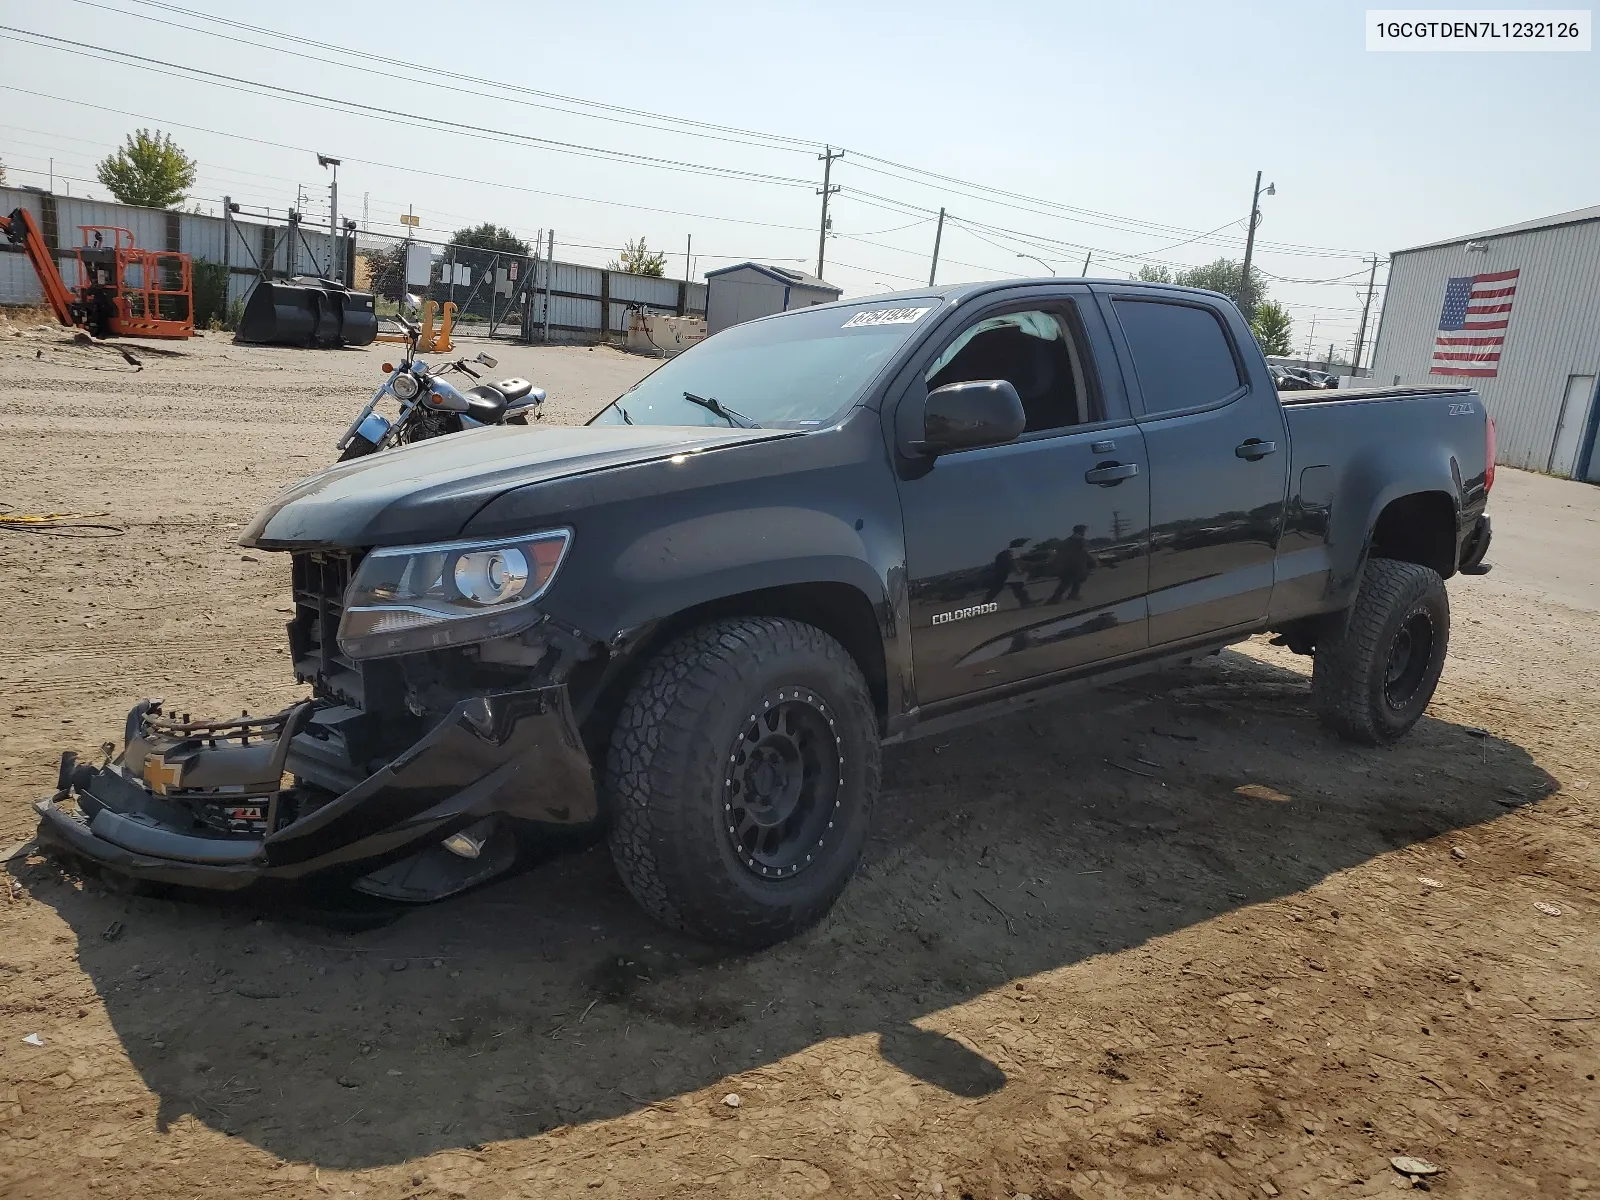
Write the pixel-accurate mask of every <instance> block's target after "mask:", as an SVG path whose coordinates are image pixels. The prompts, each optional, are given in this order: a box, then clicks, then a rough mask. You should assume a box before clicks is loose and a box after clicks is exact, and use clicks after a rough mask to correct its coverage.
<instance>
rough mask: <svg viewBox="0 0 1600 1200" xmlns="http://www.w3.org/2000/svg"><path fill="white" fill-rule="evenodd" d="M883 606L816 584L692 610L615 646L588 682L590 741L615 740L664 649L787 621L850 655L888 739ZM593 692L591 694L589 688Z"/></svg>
mask: <svg viewBox="0 0 1600 1200" xmlns="http://www.w3.org/2000/svg"><path fill="white" fill-rule="evenodd" d="M880 610H881V605H877V604H874V603H873V601H872V599H871V597H869V596H868V595H867V594H866V593H865V592H863V591H862V590H861V589H860V588H859V587H856V586H855V585H854V584H850V583H845V582H842V581H839V580H813V581H806V582H794V583H785V584H779V585H777V586H774V587H764V588H753V589H750V590H746V591H742V592H733V593H729V594H727V595H722V596H716V597H714V598H711V599H707V600H702V601H700V602H698V603H695V604H691V605H688V606H686V607H684V608H681V609H679V610H677V611H676V612H672V613H670V614H667V615H665V616H662V617H660V618H657V619H655V620H653V621H650V622H648V623H647V624H645V625H642V626H639V627H637V628H635V629H632V630H629V631H627V632H626V633H625V634H623V635H619V636H618V637H617V638H614V639H612V643H611V647H610V652H609V653H608V655H607V656H606V658H605V660H604V661H603V662H599V663H596V664H595V665H594V667H593V668H592V669H591V671H590V672H589V674H590V678H589V679H588V680H584V681H579V680H575V681H574V682H575V683H577V684H579V687H580V690H583V691H587V692H589V693H590V694H589V696H587V697H586V698H585V700H584V702H583V703H582V705H581V710H582V712H581V722H580V724H581V727H582V730H583V735H584V741H585V742H586V743H587V744H588V745H589V746H590V747H591V749H593V748H595V747H598V746H602V745H604V744H605V741H606V739H607V738H609V736H610V732H611V727H612V725H613V724H614V723H615V720H616V714H617V712H618V710H619V709H620V708H621V705H622V702H623V699H624V698H625V697H626V695H627V692H628V689H629V687H631V686H632V684H633V681H634V679H635V677H636V676H637V675H638V673H639V671H640V670H641V669H642V668H643V666H644V664H645V663H647V662H648V661H649V660H650V658H651V656H652V655H654V654H655V653H656V652H657V651H658V650H660V649H661V648H662V647H663V646H665V645H667V644H668V643H669V642H671V641H672V640H673V639H674V638H677V637H679V636H680V635H682V634H684V633H686V632H688V631H689V630H691V629H694V628H696V627H697V626H700V625H704V624H706V623H707V622H709V621H715V620H717V619H719V618H722V617H733V616H744V617H783V618H786V619H788V620H793V621H801V622H803V623H805V624H807V625H812V626H815V627H816V628H818V629H820V630H822V632H824V633H826V634H827V635H828V636H829V637H831V638H833V639H834V640H835V641H837V642H838V643H839V644H840V645H841V646H843V647H844V649H845V651H846V653H848V654H849V655H850V657H851V658H852V659H853V660H854V661H855V664H856V666H857V667H858V668H859V669H860V671H861V674H862V676H863V677H864V678H865V679H866V682H867V688H868V690H869V691H870V693H871V695H872V701H873V707H874V709H875V711H876V714H877V718H878V732H879V735H880V736H882V733H883V730H884V728H885V727H886V722H887V720H888V716H889V711H890V695H889V667H888V660H887V656H886V653H885V630H884V625H883V622H882V620H881V618H880V615H879V614H880ZM585 685H586V686H585Z"/></svg>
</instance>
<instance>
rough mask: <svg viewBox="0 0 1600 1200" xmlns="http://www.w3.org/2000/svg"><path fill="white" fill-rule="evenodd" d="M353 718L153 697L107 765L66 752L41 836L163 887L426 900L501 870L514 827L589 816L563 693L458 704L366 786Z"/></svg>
mask: <svg viewBox="0 0 1600 1200" xmlns="http://www.w3.org/2000/svg"><path fill="white" fill-rule="evenodd" d="M359 720H361V714H358V713H355V712H354V711H353V710H351V709H349V708H347V707H346V706H343V705H337V704H329V703H325V702H311V701H307V702H305V703H303V704H299V705H295V706H293V707H291V708H287V709H284V710H283V711H282V712H280V713H276V714H274V715H273V716H271V717H264V718H249V717H241V718H239V719H236V720H231V721H191V720H190V719H189V716H188V714H183V715H182V717H181V719H180V718H179V717H178V715H177V714H174V713H171V712H170V711H167V712H164V711H163V709H162V705H161V703H160V702H159V701H145V702H143V703H141V704H139V705H136V706H135V707H134V709H133V710H132V711H131V712H130V713H129V714H128V723H127V729H126V736H125V745H124V748H123V751H122V753H121V754H120V755H118V756H117V757H116V758H115V759H114V760H112V761H110V762H108V763H107V764H106V765H105V766H103V767H98V768H97V767H92V766H86V765H79V764H78V763H77V762H76V761H75V759H74V757H73V756H72V755H70V754H68V755H64V756H63V758H62V766H61V776H60V778H59V779H58V781H57V790H56V792H55V794H54V795H53V796H51V797H49V798H48V799H45V800H41V801H39V803H38V804H37V805H36V808H37V810H38V812H39V819H40V820H39V836H40V839H41V841H43V842H45V843H47V844H49V845H52V846H54V847H57V848H59V849H61V850H64V851H67V852H69V853H71V854H74V855H77V856H80V857H82V858H85V859H88V860H90V861H92V862H94V863H98V864H99V865H100V866H101V867H103V868H105V869H107V870H110V871H112V872H115V873H117V874H120V875H125V876H128V877H131V878H136V879H143V880H149V881H152V882H157V883H168V884H178V885H182V886H185V887H196V888H209V889H213V890H218V891H239V890H242V889H246V888H252V887H255V886H257V885H260V884H266V883H269V882H274V881H275V882H280V883H285V884H297V883H303V884H311V883H317V884H321V883H330V884H336V885H345V886H353V887H355V888H356V889H358V890H360V891H363V892H367V893H369V894H372V895H377V896H383V897H387V898H390V899H397V900H411V901H426V900H436V899H440V898H442V897H444V896H448V895H450V894H452V893H454V892H458V891H460V890H462V889H463V888H466V887H471V886H472V885H474V884H477V883H480V882H482V881H484V880H485V879H489V878H492V877H493V876H494V875H497V874H500V873H501V872H502V871H504V870H506V869H507V868H509V867H510V866H511V864H512V862H513V861H514V860H515V857H516V845H517V834H518V832H519V828H521V827H536V826H540V825H545V826H551V825H560V826H565V825H582V824H586V823H588V822H591V821H593V820H594V819H595V817H596V815H597V808H596V803H595V792H594V783H593V778H592V774H591V771H590V768H589V761H588V758H587V756H586V755H585V753H584V749H583V745H582V743H581V741H580V740H579V736H578V729H577V723H576V721H575V720H574V718H573V714H572V708H571V705H570V703H569V701H568V699H567V693H566V689H565V688H564V687H560V686H554V687H544V688H536V689H532V690H528V691H517V692H505V693H500V694H496V695H486V696H477V697H473V698H470V699H466V700H463V701H461V702H460V703H458V704H457V705H456V706H455V707H454V709H453V710H451V712H450V713H449V714H448V715H447V716H445V717H444V718H443V719H442V720H439V721H438V722H437V723H436V724H434V725H432V727H431V728H427V729H426V731H425V732H423V733H422V734H421V736H420V737H419V738H418V740H416V741H415V742H414V743H413V744H411V745H410V746H409V747H408V748H406V749H405V750H403V751H402V752H401V753H399V754H398V755H396V756H394V757H393V758H391V759H389V761H387V762H386V763H385V764H384V765H382V766H380V767H379V768H378V769H376V770H373V771H371V772H370V773H363V772H362V771H360V770H358V769H356V768H355V767H354V766H353V763H355V762H359V761H362V760H361V756H360V755H359V754H352V753H351V742H352V741H353V740H354V739H353V737H351V736H348V731H349V730H350V729H352V728H354V724H355V722H357V721H359ZM290 775H292V776H294V777H295V778H296V783H295V784H294V785H293V786H288V787H285V786H283V782H284V779H285V777H286V776H290ZM308 781H311V782H308ZM335 781H337V782H338V783H343V784H348V786H342V787H340V786H337V785H336V786H335V787H330V786H328V785H329V784H330V783H332V782H335Z"/></svg>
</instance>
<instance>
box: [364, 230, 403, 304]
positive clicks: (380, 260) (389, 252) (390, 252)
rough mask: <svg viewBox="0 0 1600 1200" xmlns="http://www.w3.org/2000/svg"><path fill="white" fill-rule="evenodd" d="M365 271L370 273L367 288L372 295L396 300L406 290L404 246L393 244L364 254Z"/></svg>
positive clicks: (397, 243) (401, 243)
mask: <svg viewBox="0 0 1600 1200" xmlns="http://www.w3.org/2000/svg"><path fill="white" fill-rule="evenodd" d="M366 260H367V269H368V270H369V271H370V272H371V273H372V279H371V281H370V283H369V285H368V286H370V287H371V288H372V291H373V293H374V294H376V295H379V296H384V297H387V298H388V299H390V300H398V299H400V298H401V297H402V296H403V295H405V290H406V244H405V243H404V242H395V243H394V244H393V245H390V246H379V247H377V248H375V249H372V250H368V251H367V252H366Z"/></svg>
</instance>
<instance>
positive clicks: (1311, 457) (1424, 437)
mask: <svg viewBox="0 0 1600 1200" xmlns="http://www.w3.org/2000/svg"><path fill="white" fill-rule="evenodd" d="M1284 408H1285V416H1286V417H1287V419H1288V424H1289V433H1290V446H1291V458H1290V477H1289V493H1290V502H1289V512H1288V514H1287V520H1286V528H1285V536H1284V540H1283V543H1282V546H1281V549H1280V553H1279V560H1278V579H1277V586H1276V587H1275V589H1274V592H1273V603H1272V608H1273V612H1272V616H1273V618H1274V619H1275V620H1280V621H1281V620H1288V619H1291V618H1294V617H1297V616H1307V615H1310V614H1312V613H1318V612H1329V611H1332V610H1335V609H1340V608H1344V607H1345V606H1346V605H1348V604H1349V603H1350V602H1351V601H1352V600H1353V599H1354V596H1355V592H1356V588H1357V586H1358V585H1359V583H1360V578H1361V569H1362V567H1363V565H1364V564H1365V562H1366V556H1367V550H1368V546H1369V544H1370V539H1371V535H1372V530H1373V527H1374V525H1375V524H1376V523H1377V520H1378V516H1379V514H1380V513H1382V512H1383V510H1384V508H1385V507H1386V506H1387V505H1388V504H1389V503H1391V502H1392V501H1394V500H1397V499H1399V498H1400V497H1402V496H1408V495H1412V494H1414V493H1419V492H1439V493H1442V494H1444V495H1446V496H1448V497H1449V498H1450V501H1451V504H1452V507H1453V508H1454V511H1455V521H1456V529H1455V538H1456V545H1457V547H1458V548H1459V545H1460V541H1461V538H1462V537H1463V536H1464V535H1465V533H1466V531H1467V530H1468V529H1470V527H1471V523H1472V522H1473V521H1474V520H1475V519H1476V518H1477V516H1478V515H1479V514H1480V513H1481V512H1483V509H1484V507H1485V505H1486V503H1487V501H1488V492H1487V489H1486V486H1485V484H1486V473H1487V466H1488V457H1487V445H1486V441H1485V423H1486V421H1487V416H1486V414H1485V412H1484V407H1483V401H1482V400H1481V399H1479V397H1478V395H1477V393H1475V392H1471V391H1451V392H1439V393H1426V394H1416V393H1410V394H1406V395H1397V396H1364V397H1350V398H1341V397H1339V396H1337V395H1330V396H1328V397H1327V398H1325V399H1319V400H1315V401H1303V402H1292V403H1289V404H1286V405H1285V406H1284Z"/></svg>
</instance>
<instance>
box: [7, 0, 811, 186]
mask: <svg viewBox="0 0 1600 1200" xmlns="http://www.w3.org/2000/svg"><path fill="white" fill-rule="evenodd" d="M19 35H20V36H19ZM0 38H4V39H5V40H7V41H16V42H21V43H22V44H23V45H31V46H36V47H38V48H40V49H46V50H58V51H60V52H62V53H64V54H75V55H80V56H82V57H85V58H92V59H95V60H97V61H99V62H108V63H115V64H117V65H119V66H129V65H133V64H137V65H138V66H139V67H140V68H141V69H143V70H148V71H154V72H155V73H156V74H158V75H166V76H169V77H171V78H174V79H184V80H187V81H189V82H194V81H196V80H198V81H199V82H202V83H207V84H210V85H211V86H213V87H220V88H223V89H224V90H227V91H235V92H243V93H245V94H246V95H252V96H261V97H264V98H269V99H278V100H287V101H288V102H290V103H291V104H300V105H303V106H305V107H307V108H315V109H321V110H323V111H325V112H346V113H348V112H355V113H358V114H359V115H361V116H365V117H367V118H369V119H371V120H376V121H384V122H386V123H388V124H391V125H406V126H409V127H412V128H415V127H416V125H417V124H423V125H425V126H426V127H428V128H431V129H435V130H438V131H441V132H450V133H457V134H461V135H464V136H466V137H472V138H478V139H480V140H483V141H490V142H501V143H509V144H512V145H523V146H526V147H528V148H530V149H538V150H550V151H553V152H555V153H558V154H571V155H575V156H577V157H579V158H597V159H600V160H602V161H607V162H622V163H627V164H629V165H632V166H648V167H654V168H656V169H658V170H665V171H679V172H683V173H686V174H691V175H710V176H714V177H716V178H721V179H734V180H739V181H741V182H746V183H762V184H767V185H769V186H776V187H806V188H809V187H812V186H814V185H813V184H812V183H811V181H810V180H805V179H792V178H789V177H786V176H782V175H769V174H765V173H763V172H759V171H743V170H740V169H738V168H735V167H718V166H713V165H711V164H707V163H693V162H687V161H684V160H681V159H670V158H660V157H658V156H656V155H651V154H635V153H633V152H632V151H627V150H612V149H610V148H608V147H605V146H590V145H585V144H583V143H581V142H562V141H557V140H555V139H553V138H542V137H536V136H534V135H533V134H528V133H515V132H513V131H510V130H504V129H493V128H490V127H488V126H484V125H471V124H468V123H466V122H464V121H451V120H448V119H446V118H444V117H428V116H423V115H421V114H419V113H407V112H401V111H399V110H397V109H385V108H379V107H377V106H376V105H372V104H363V103H361V102H360V101H358V100H342V99H339V98H338V97H334V96H322V95H318V94H317V93H315V92H297V91H295V90H294V89H292V88H285V87H279V86H277V85H276V84H271V83H262V82H260V81H258V80H251V79H241V78H240V77H238V76H237V75H225V74H223V73H222V72H220V71H207V70H204V69H202V68H200V67H190V66H185V65H184V64H182V63H171V62H167V61H166V60H164V59H158V58H150V57H147V56H146V55H143V54H133V53H131V52H130V51H127V50H117V49H114V48H112V47H108V46H95V45H92V44H90V43H88V42H77V41H73V40H72V39H70V38H60V37H55V36H54V35H52V34H47V33H34V32H33V31H32V30H28V29H18V28H17V27H16V26H13V25H0ZM28 39H35V40H32V41H30V40H28ZM108 55H109V56H111V57H107V56H108Z"/></svg>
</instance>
